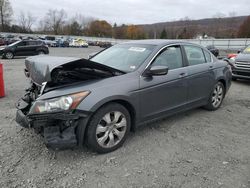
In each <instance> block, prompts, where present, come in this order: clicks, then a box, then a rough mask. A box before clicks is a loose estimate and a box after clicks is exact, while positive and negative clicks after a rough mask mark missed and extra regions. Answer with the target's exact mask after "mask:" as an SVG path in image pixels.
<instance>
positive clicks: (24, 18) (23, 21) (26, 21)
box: [19, 12, 36, 32]
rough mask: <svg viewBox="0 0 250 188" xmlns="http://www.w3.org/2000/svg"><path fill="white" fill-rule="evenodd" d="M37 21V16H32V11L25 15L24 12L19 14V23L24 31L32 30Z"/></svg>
mask: <svg viewBox="0 0 250 188" xmlns="http://www.w3.org/2000/svg"><path fill="white" fill-rule="evenodd" d="M35 21H36V18H35V17H33V16H32V14H31V13H30V12H28V13H27V15H25V13H24V12H21V13H20V16H19V25H20V27H21V28H22V30H23V31H25V32H31V27H32V25H33V24H34V22H35Z"/></svg>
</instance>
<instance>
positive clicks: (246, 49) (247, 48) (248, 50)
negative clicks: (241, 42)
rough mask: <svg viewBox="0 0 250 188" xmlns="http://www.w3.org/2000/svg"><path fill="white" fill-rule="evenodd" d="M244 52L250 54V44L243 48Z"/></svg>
mask: <svg viewBox="0 0 250 188" xmlns="http://www.w3.org/2000/svg"><path fill="white" fill-rule="evenodd" d="M243 53H244V54H250V46H248V47H246V48H245V49H244V50H243Z"/></svg>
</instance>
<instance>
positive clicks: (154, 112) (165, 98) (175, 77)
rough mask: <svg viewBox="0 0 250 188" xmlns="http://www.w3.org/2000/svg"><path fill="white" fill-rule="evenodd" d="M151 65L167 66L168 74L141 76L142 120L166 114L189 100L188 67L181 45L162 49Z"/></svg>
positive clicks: (179, 107) (181, 106)
mask: <svg viewBox="0 0 250 188" xmlns="http://www.w3.org/2000/svg"><path fill="white" fill-rule="evenodd" d="M151 66H167V67H168V68H169V71H168V74H167V75H162V76H152V77H143V76H141V78H140V112H141V113H140V116H141V119H142V121H147V120H150V119H154V118H157V117H159V116H161V115H166V114H167V113H168V112H169V113H170V112H174V111H175V110H177V109H181V108H183V107H184V105H185V103H186V101H187V81H186V77H187V68H186V67H184V63H183V56H182V52H181V48H180V46H178V45H177V46H170V47H167V48H165V49H164V50H162V51H161V52H160V53H159V55H158V56H157V57H156V58H155V59H154V61H153V63H152V64H151V65H150V67H151Z"/></svg>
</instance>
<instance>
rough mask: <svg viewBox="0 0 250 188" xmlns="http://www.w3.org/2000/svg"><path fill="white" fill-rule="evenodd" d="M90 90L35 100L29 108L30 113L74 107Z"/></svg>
mask: <svg viewBox="0 0 250 188" xmlns="http://www.w3.org/2000/svg"><path fill="white" fill-rule="evenodd" d="M89 93H90V91H84V92H80V93H75V94H71V95H67V96H61V97H57V98H53V99H48V100H40V101H36V102H35V103H34V104H33V105H32V107H31V109H30V112H29V113H30V114H34V113H48V112H58V111H65V110H69V109H76V107H77V106H78V105H79V104H80V102H81V101H82V100H83V99H84V98H85V97H87V96H88V95H89Z"/></svg>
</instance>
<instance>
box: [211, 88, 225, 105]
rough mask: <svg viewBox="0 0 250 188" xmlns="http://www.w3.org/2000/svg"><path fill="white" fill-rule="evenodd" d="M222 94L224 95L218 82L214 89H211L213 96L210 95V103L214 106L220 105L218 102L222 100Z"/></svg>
mask: <svg viewBox="0 0 250 188" xmlns="http://www.w3.org/2000/svg"><path fill="white" fill-rule="evenodd" d="M223 96H224V91H223V88H222V86H221V85H220V84H217V85H216V87H215V89H214V91H213V96H212V105H213V106H214V107H215V108H217V107H218V106H220V104H221V103H222V100H223Z"/></svg>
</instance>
